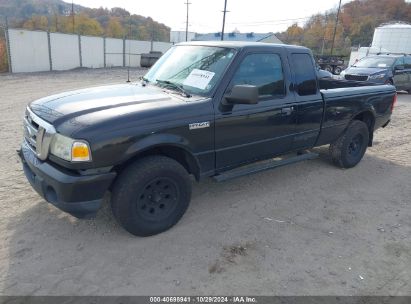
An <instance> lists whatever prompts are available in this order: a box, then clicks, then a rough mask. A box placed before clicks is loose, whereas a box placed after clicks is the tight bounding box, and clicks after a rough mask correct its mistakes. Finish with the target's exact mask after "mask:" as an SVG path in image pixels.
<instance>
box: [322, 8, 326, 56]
mask: <svg viewBox="0 0 411 304" xmlns="http://www.w3.org/2000/svg"><path fill="white" fill-rule="evenodd" d="M327 29H328V20H327V14H325V30H324V36H323V46H322V48H321V55H324V47H325V36H326V35H327Z"/></svg>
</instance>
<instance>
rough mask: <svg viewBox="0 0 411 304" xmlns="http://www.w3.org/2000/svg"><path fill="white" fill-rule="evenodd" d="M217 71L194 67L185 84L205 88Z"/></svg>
mask: <svg viewBox="0 0 411 304" xmlns="http://www.w3.org/2000/svg"><path fill="white" fill-rule="evenodd" d="M214 75H215V73H213V72H209V71H204V70H198V69H194V70H192V71H191V73H190V75H188V77H187V78H186V79H185V80H184V83H183V84H184V85H186V86H190V87H194V88H199V89H201V90H204V89H205V88H206V87H207V85H208V84H209V83H210V81H211V79H213V77H214Z"/></svg>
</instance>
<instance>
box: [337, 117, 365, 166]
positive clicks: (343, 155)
mask: <svg viewBox="0 0 411 304" xmlns="http://www.w3.org/2000/svg"><path fill="white" fill-rule="evenodd" d="M369 137H370V134H369V131H368V127H367V125H366V124H365V123H364V122H362V121H359V120H354V121H353V122H352V123H351V124H350V125H349V127H348V128H347V130H346V131H345V132H344V133H343V134H342V135H341V136H340V137H339V138H338V139H337V141H336V142H334V143H332V144H331V145H330V154H331V157H332V160H333V162H334V164H335V165H337V166H338V167H341V168H352V167H354V166H355V165H357V164H358V163H359V162H360V161H361V159H362V158H363V156H364V153H365V151H366V150H367V146H368V141H369Z"/></svg>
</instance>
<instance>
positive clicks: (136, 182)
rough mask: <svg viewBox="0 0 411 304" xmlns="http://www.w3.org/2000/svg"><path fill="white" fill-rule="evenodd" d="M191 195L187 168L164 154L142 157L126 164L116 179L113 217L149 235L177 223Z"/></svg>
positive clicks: (132, 228) (136, 232) (130, 229)
mask: <svg viewBox="0 0 411 304" xmlns="http://www.w3.org/2000/svg"><path fill="white" fill-rule="evenodd" d="M190 198H191V181H190V178H189V175H188V173H187V171H186V170H185V169H184V167H183V166H182V165H180V164H179V163H178V162H176V161H175V160H173V159H171V158H168V157H165V156H149V157H145V158H142V159H140V160H138V161H136V162H135V163H133V164H131V165H130V166H129V167H128V168H126V169H125V170H124V171H123V172H122V173H121V175H120V176H119V178H118V180H117V181H116V183H115V186H114V189H113V196H112V202H111V206H112V210H113V214H114V217H115V218H116V219H117V221H118V222H119V223H120V224H121V226H123V227H124V228H125V229H126V230H127V231H128V232H130V233H132V234H134V235H137V236H150V235H154V234H158V233H160V232H163V231H165V230H167V229H169V228H171V227H172V226H173V225H175V224H176V223H177V222H178V221H179V220H180V219H181V217H182V216H183V214H184V213H185V211H186V210H187V207H188V205H189V202H190Z"/></svg>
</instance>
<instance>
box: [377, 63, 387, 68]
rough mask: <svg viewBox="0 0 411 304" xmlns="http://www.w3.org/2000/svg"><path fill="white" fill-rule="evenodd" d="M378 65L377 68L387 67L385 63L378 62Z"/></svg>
mask: <svg viewBox="0 0 411 304" xmlns="http://www.w3.org/2000/svg"><path fill="white" fill-rule="evenodd" d="M378 67H379V68H386V67H387V64H386V63H379V64H378Z"/></svg>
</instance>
